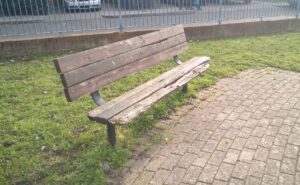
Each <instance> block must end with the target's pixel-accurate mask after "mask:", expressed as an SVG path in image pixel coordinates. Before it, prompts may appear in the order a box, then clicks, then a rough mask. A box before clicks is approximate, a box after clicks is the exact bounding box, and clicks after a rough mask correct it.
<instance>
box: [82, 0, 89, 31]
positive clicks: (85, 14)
mask: <svg viewBox="0 0 300 185" xmlns="http://www.w3.org/2000/svg"><path fill="white" fill-rule="evenodd" d="M85 3H86V1H83V10H84V22H85V28H84V31H88V30H89V29H88V21H87V18H86V16H87V13H86V4H85Z"/></svg>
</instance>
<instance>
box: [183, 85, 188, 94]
mask: <svg viewBox="0 0 300 185" xmlns="http://www.w3.org/2000/svg"><path fill="white" fill-rule="evenodd" d="M188 91H189V86H188V84H185V85H184V86H183V87H182V92H184V93H187V92H188Z"/></svg>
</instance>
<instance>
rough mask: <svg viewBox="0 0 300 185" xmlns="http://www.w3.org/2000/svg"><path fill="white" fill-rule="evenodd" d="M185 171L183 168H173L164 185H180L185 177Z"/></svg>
mask: <svg viewBox="0 0 300 185" xmlns="http://www.w3.org/2000/svg"><path fill="white" fill-rule="evenodd" d="M185 172H186V169H184V168H178V167H176V168H174V170H173V171H172V172H171V174H170V176H169V177H168V179H167V180H166V184H172V185H173V184H174V185H175V184H180V183H181V180H182V179H183V177H184V175H185Z"/></svg>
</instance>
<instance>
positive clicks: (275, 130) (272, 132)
mask: <svg viewBox="0 0 300 185" xmlns="http://www.w3.org/2000/svg"><path fill="white" fill-rule="evenodd" d="M278 130H279V127H277V126H273V125H270V126H268V128H267V130H266V133H265V134H266V135H268V136H274V137H275V136H276V135H277V133H278Z"/></svg>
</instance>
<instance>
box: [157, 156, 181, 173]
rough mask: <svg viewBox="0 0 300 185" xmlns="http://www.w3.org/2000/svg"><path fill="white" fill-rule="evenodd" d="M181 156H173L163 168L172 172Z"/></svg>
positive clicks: (166, 161)
mask: <svg viewBox="0 0 300 185" xmlns="http://www.w3.org/2000/svg"><path fill="white" fill-rule="evenodd" d="M180 157H181V156H180V155H175V154H171V155H170V156H169V157H168V158H167V159H166V160H165V162H164V163H163V164H162V165H161V167H162V168H164V169H167V170H172V169H173V167H174V166H175V165H176V164H177V162H178V161H179V159H180Z"/></svg>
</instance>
